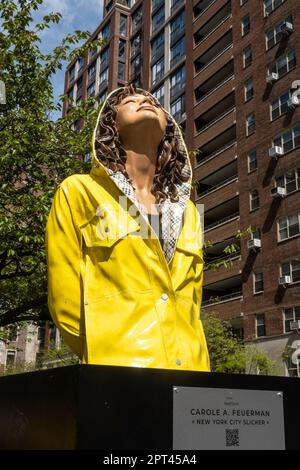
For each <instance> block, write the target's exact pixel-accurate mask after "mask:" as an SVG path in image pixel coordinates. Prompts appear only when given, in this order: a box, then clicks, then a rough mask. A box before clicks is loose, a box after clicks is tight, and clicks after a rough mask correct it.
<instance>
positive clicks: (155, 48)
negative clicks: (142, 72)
mask: <svg viewBox="0 0 300 470" xmlns="http://www.w3.org/2000/svg"><path fill="white" fill-rule="evenodd" d="M164 49H165V33H164V31H162V32H161V33H160V34H159V35H158V36H156V38H155V39H154V40H153V41H152V60H154V61H155V60H158V59H160V57H161V56H162V55H164Z"/></svg>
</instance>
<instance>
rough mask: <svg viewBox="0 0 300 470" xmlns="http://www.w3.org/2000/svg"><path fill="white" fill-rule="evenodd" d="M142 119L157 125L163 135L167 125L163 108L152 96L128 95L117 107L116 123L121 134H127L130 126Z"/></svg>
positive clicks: (158, 130)
mask: <svg viewBox="0 0 300 470" xmlns="http://www.w3.org/2000/svg"><path fill="white" fill-rule="evenodd" d="M142 121H144V122H145V123H147V122H148V124H149V126H151V127H152V128H153V126H154V128H155V127H156V129H157V132H158V133H161V136H162V137H163V135H164V133H165V130H166V126H167V119H166V116H165V112H164V111H163V109H162V108H161V107H160V106H158V105H157V104H156V103H155V102H154V100H153V99H152V97H151V96H145V95H142V94H136V95H129V96H126V98H124V99H123V100H122V101H121V103H120V104H119V105H118V107H117V116H116V125H117V128H118V131H119V134H120V136H121V137H122V135H123V136H125V132H126V131H127V130H128V128H130V127H132V126H134V125H135V124H138V123H141V122H142ZM155 124H156V126H155Z"/></svg>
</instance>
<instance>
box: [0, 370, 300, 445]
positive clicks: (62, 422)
mask: <svg viewBox="0 0 300 470" xmlns="http://www.w3.org/2000/svg"><path fill="white" fill-rule="evenodd" d="M174 386H185V387H210V388H230V389H248V390H274V391H275V390H281V391H283V400H284V402H283V405H284V422H285V442H286V448H287V449H300V439H299V430H298V424H299V422H300V404H299V403H300V402H299V397H300V380H299V379H292V378H284V377H263V376H247V375H227V374H209V373H202V372H187V371H175V370H174V371H173V370H171V371H170V370H159V369H141V368H129V367H128V368H127V367H110V366H86V365H85V366H83V365H81V366H71V367H62V368H58V369H51V370H45V371H39V372H31V373H26V374H20V375H16V376H8V377H2V378H0V449H2V450H3V449H20V450H21V449H35V450H37V449H97V450H113V449H115V450H116V449H119V450H123V449H127V450H128V449H136V450H137V449H143V450H157V449H165V450H171V449H172V435H173V430H172V420H173V387H174Z"/></svg>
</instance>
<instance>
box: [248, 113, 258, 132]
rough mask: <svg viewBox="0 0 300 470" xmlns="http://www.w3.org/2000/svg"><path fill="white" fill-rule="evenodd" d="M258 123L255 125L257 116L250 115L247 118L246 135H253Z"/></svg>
mask: <svg viewBox="0 0 300 470" xmlns="http://www.w3.org/2000/svg"><path fill="white" fill-rule="evenodd" d="M255 128H256V123H255V114H254V113H250V114H249V115H248V116H247V118H246V134H247V136H248V135H251V134H253V133H254V132H255Z"/></svg>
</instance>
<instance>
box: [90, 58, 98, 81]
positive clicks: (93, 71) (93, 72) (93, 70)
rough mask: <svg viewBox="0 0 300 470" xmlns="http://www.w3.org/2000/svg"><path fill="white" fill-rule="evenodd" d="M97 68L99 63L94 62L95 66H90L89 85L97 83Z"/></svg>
mask: <svg viewBox="0 0 300 470" xmlns="http://www.w3.org/2000/svg"><path fill="white" fill-rule="evenodd" d="M96 67H97V63H96V61H95V62H93V64H92V65H91V66H90V68H89V71H88V83H89V84H90V83H91V82H94V81H95V78H96Z"/></svg>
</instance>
